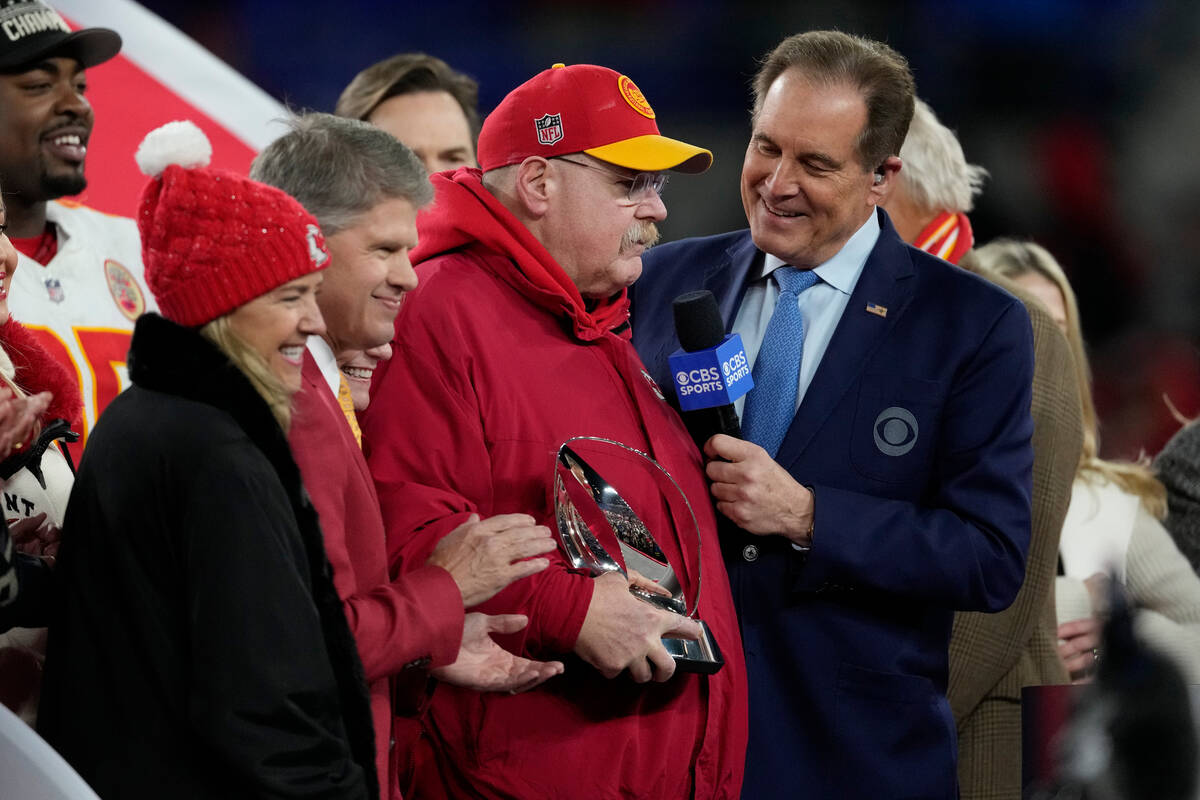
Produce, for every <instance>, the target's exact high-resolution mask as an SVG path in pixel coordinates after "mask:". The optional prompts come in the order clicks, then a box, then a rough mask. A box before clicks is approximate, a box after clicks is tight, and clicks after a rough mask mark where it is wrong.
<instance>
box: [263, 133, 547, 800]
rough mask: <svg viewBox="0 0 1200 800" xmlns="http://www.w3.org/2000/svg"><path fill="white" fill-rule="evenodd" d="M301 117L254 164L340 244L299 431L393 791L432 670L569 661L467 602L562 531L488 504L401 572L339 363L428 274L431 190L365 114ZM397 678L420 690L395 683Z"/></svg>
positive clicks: (521, 567) (500, 673)
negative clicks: (422, 249)
mask: <svg viewBox="0 0 1200 800" xmlns="http://www.w3.org/2000/svg"><path fill="white" fill-rule="evenodd" d="M290 126H291V130H289V131H288V132H287V133H285V134H284V135H283V136H281V137H279V138H278V139H276V140H275V141H274V142H272V143H271V144H270V145H269V146H268V147H267V148H266V149H264V150H263V151H262V152H261V153H259V155H258V157H257V158H255V160H254V164H253V166H252V167H251V169H250V176H251V178H253V179H255V180H258V181H261V182H263V183H265V184H267V185H270V186H274V187H276V188H278V189H281V190H283V191H285V192H287V193H288V194H289V195H291V196H292V197H294V198H296V199H297V200H298V201H300V203H301V204H302V205H303V206H304V207H305V208H306V209H308V210H309V211H310V212H311V213H312V214H313V215H314V216H315V217H316V218H317V222H318V224H319V225H320V226H321V230H322V232H323V233H324V234H325V241H326V244H327V246H328V248H329V256H330V258H329V266H328V268H327V269H326V270H325V272H324V280H323V282H322V284H321V291H320V293H319V294H318V295H317V305H318V307H319V308H320V310H321V316H322V317H323V318H324V319H325V330H324V332H322V333H321V334H319V335H316V336H312V337H310V338H309V340H308V348H307V352H306V353H305V354H304V364H303V369H302V378H303V381H302V386H301V390H300V391H299V392H298V393H297V394H296V396H295V400H294V407H295V414H294V415H293V419H292V426H291V428H290V430H289V431H288V439H289V441H290V442H291V445H292V452H293V454H294V455H295V458H296V463H297V464H298V465H299V467H300V473H301V475H302V477H303V478H304V485H305V488H306V489H307V490H308V492H309V495H310V496H311V497H312V502H313V505H314V506H315V507H316V510H317V514H318V515H319V516H320V518H321V530H322V531H323V533H324V535H325V550H326V552H327V553H328V555H329V560H330V563H331V564H332V565H333V580H334V584H335V585H336V586H337V590H338V595H339V596H340V597H341V598H342V602H343V603H344V604H345V607H346V618H347V619H348V620H349V622H350V629H351V631H352V632H353V633H354V638H355V641H356V642H357V643H358V652H359V655H360V657H361V658H362V662H363V668H364V671H365V675H366V679H367V682H368V684H369V687H370V692H371V705H372V713H373V715H374V723H375V744H376V768H377V769H378V771H379V776H380V781H381V782H382V783H383V796H384V797H385V798H390V797H399V794H400V790H401V785H402V784H401V780H402V776H401V773H405V774H406V773H407V764H408V762H409V758H408V751H409V748H410V747H411V745H412V743H413V737H412V736H411V735H410V736H407V737H402V736H400V735H399V734H398V732H396V731H395V730H394V728H393V720H392V717H393V713H394V710H395V708H396V705H397V701H398V700H402V703H403V707H405V708H413V707H415V706H416V705H417V704H418V702H419V699H423V697H424V695H425V690H426V683H427V681H428V675H429V672H428V671H429V669H431V668H433V669H434V670H435V671H434V674H435V675H437V676H438V677H442V678H444V679H449V680H452V681H454V682H455V683H457V684H458V685H461V686H465V687H467V688H471V689H477V690H493V691H516V690H520V689H528V688H531V687H532V686H534V685H536V684H537V683H539V682H541V681H542V680H545V679H546V678H549V677H552V676H554V675H556V674H558V672H559V671H561V664H553V665H543V664H539V663H534V662H531V661H528V660H526V659H522V658H519V657H517V656H514V655H513V654H512V653H509V652H508V651H507V650H504V649H502V648H501V647H499V646H498V645H497V644H496V643H495V642H494V641H492V639H491V638H490V636H489V634H490V633H492V632H499V633H514V632H516V631H517V630H520V628H521V627H523V625H524V622H525V620H524V618H523V617H516V616H498V617H486V616H484V615H482V614H477V613H476V614H468V615H466V617H465V618H464V615H463V609H464V608H466V607H471V606H475V605H478V604H479V603H481V602H483V601H484V600H487V599H488V598H490V597H491V596H493V595H494V594H496V593H497V592H498V591H500V590H501V589H503V588H504V587H505V586H507V585H508V584H509V583H512V582H513V581H514V580H518V579H520V578H523V577H525V576H526V575H530V574H532V573H534V572H539V571H541V570H542V569H545V567H546V566H547V565H548V564H549V561H547V560H546V559H544V558H534V556H538V555H541V554H544V553H546V552H547V551H550V550H553V549H554V548H555V541H554V539H552V538H551V536H550V531H549V530H548V529H546V528H545V527H541V526H536V525H534V522H533V518H532V517H528V516H525V515H520V514H510V515H500V516H496V517H492V518H490V519H488V520H485V521H480V520H479V519H478V517H475V518H472V519H470V520H468V521H467V522H466V523H464V524H463V525H461V526H459V527H458V529H456V530H455V531H453V532H451V533H450V534H449V535H448V536H446V537H445V538H444V539H442V541H441V542H440V543H439V544H438V547H437V548H436V549H435V550H434V552H433V554H432V555H431V556H430V557H429V559H428V561H427V562H426V563H425V564H423V565H402V564H401V563H399V561H398V560H397V561H396V562H395V563H394V564H393V565H392V569H391V575H393V576H395V577H394V578H392V577H390V576H389V563H388V547H387V539H386V534H385V530H384V520H383V517H382V516H381V514H380V508H379V498H378V496H377V495H376V493H375V486H374V483H373V482H372V480H371V474H370V472H369V471H368V469H367V463H366V461H365V460H364V458H363V455H362V450H361V447H360V444H359V439H360V438H361V435H360V432H359V430H358V423H357V419H356V417H355V413H354V406H355V405H356V404H355V403H354V400H353V394H352V390H351V385H350V381H349V380H348V379H347V378H345V377H342V373H341V371H339V368H338V364H339V363H341V362H348V361H350V360H351V359H353V358H354V357H355V356H356V354H360V353H361V354H363V355H365V351H368V350H370V349H372V348H377V347H387V346H388V341H389V340H390V339H391V338H392V335H393V331H394V328H393V323H394V322H395V319H396V314H397V313H398V312H399V311H400V307H401V303H402V302H403V300H404V297H405V295H406V294H407V293H408V292H409V291H411V290H412V289H414V288H415V287H416V285H417V276H416V273H414V272H413V268H412V264H411V263H410V262H409V252H410V251H411V250H412V248H413V247H415V246H416V244H417V223H416V218H417V211H418V209H420V208H422V207H424V206H425V205H427V204H428V203H429V201H430V200H432V199H433V188H432V187H431V186H430V185H429V179H428V178H427V177H426V175H425V170H424V168H423V167H422V166H421V163H420V162H419V161H418V160H417V157H416V156H415V155H414V154H413V153H412V151H411V150H409V149H408V148H407V147H405V146H404V145H403V144H401V143H400V142H399V141H397V140H396V139H395V138H394V137H392V136H391V135H389V134H388V133H386V132H384V131H381V130H379V129H378V128H375V127H373V126H371V125H368V124H367V123H365V122H360V121H358V120H350V119H344V118H342V117H335V116H333V115H331V114H306V115H304V116H301V117H299V118H297V119H295V120H293V121H292V122H291V123H290ZM400 335H401V336H403V335H404V333H403V331H401V332H400ZM365 399H366V398H364V400H365ZM364 407H365V403H364ZM392 410H393V411H394V412H398V411H399V410H400V408H399V407H397V408H394V409H392ZM405 566H407V569H403V567H405ZM402 569H403V574H401V571H402ZM406 672H411V673H414V674H412V675H402V673H406ZM397 678H403V681H404V683H405V685H406V686H412V687H414V689H415V691H410V692H409V693H408V694H409V696H406V697H403V698H397V697H395V696H393V695H394V692H393V682H394V681H396V679H397ZM412 694H416V695H418V696H419V697H418V698H416V699H414V698H413V697H412V696H411V695H412ZM409 727H413V730H412V731H411V733H412V734H415V733H416V730H415V726H409ZM397 762H400V763H397ZM404 782H405V783H407V781H406V780H405V781H404Z"/></svg>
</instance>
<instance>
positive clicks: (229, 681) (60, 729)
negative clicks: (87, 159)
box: [38, 122, 378, 798]
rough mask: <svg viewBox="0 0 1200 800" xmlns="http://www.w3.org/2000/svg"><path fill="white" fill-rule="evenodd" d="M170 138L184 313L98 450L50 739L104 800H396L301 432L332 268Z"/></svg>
mask: <svg viewBox="0 0 1200 800" xmlns="http://www.w3.org/2000/svg"><path fill="white" fill-rule="evenodd" d="M210 154H211V148H210V146H209V144H208V141H207V140H206V139H205V138H204V135H203V134H202V133H201V132H200V130H199V129H198V128H196V127H195V126H194V125H192V124H191V123H178V122H176V123H170V124H169V125H167V126H165V127H164V128H160V129H159V130H157V131H154V132H152V133H151V134H150V135H149V136H147V137H146V140H145V141H144V142H143V143H142V146H141V148H139V151H138V163H139V165H140V166H141V167H142V170H143V172H146V173H147V174H148V175H150V176H151V179H150V181H149V183H148V184H147V186H146V189H145V191H144V193H143V195H142V201H141V206H140V209H139V212H138V227H139V229H140V231H141V235H142V253H143V262H144V264H145V267H146V281H147V283H148V285H149V286H150V289H151V291H153V292H154V295H155V298H156V299H157V301H158V307H159V309H160V310H161V314H162V315H161V316H159V315H157V314H145V315H143V316H142V317H141V318H140V319H139V320H138V322H137V326H136V328H135V329H134V334H133V340H132V343H131V346H130V355H129V377H130V380H131V382H132V384H133V385H132V387H131V388H129V389H128V390H127V391H125V392H124V393H122V394H121V395H120V396H118V397H117V399H116V400H114V401H113V403H112V404H111V405H109V407H108V409H107V410H106V411H105V413H104V415H103V416H102V418H101V419H100V421H99V423H98V424H97V426H96V428H95V429H94V431H93V432H92V434H91V437H90V439H89V441H88V447H87V450H86V451H85V453H84V456H83V458H82V460H81V462H80V465H79V473H78V476H77V479H76V483H75V489H74V491H73V492H72V494H71V500H70V504H69V506H68V509H67V520H66V524H65V526H64V529H63V541H62V547H61V549H60V552H59V558H58V578H59V582H60V587H61V591H60V600H59V602H58V604H57V607H56V610H55V615H54V616H53V618H52V620H51V628H50V645H49V654H48V656H47V664H46V681H45V688H44V691H43V695H42V706H41V711H40V716H39V719H38V728H39V731H40V732H41V733H42V735H43V736H45V738H46V739H47V740H48V741H49V742H50V743H51V744H52V745H54V746H55V747H56V748H57V749H58V750H59V752H60V753H61V754H62V755H63V756H64V757H65V758H66V759H67V761H69V762H70V763H71V764H72V765H73V766H74V767H75V768H76V769H77V770H78V771H79V773H80V774H81V775H82V776H83V777H84V779H85V780H87V781H88V782H89V783H90V784H91V785H92V787H93V788H94V789H95V790H96V792H97V793H98V794H100V795H101V796H103V797H150V796H159V795H171V796H176V795H178V796H187V797H213V798H217V797H250V796H255V797H257V796H270V797H314V798H315V797H331V798H332V797H338V798H341V797H346V798H367V797H371V798H374V797H378V786H377V781H376V777H375V772H374V743H373V741H372V737H373V733H372V725H371V717H370V711H369V707H368V705H367V697H366V690H365V687H364V685H363V681H362V667H361V665H360V663H359V661H358V655H357V651H356V649H355V646H354V641H353V639H352V638H351V635H350V631H349V628H348V627H347V625H346V619H345V616H344V614H343V612H342V606H341V602H340V601H339V599H338V596H337V593H336V592H335V590H334V587H333V583H332V578H331V570H330V567H329V563H328V561H327V560H326V558H325V552H324V548H323V544H322V537H321V531H320V528H319V527H318V524H317V518H316V514H315V512H314V511H313V508H312V505H311V504H310V503H309V501H308V497H307V495H306V494H305V492H304V489H303V486H302V485H301V482H300V474H299V471H298V469H297V467H296V465H295V463H294V462H293V461H292V457H291V453H290V451H289V449H288V445H287V440H286V438H285V436H284V430H285V429H286V427H287V425H288V422H289V414H290V411H289V400H290V397H291V395H292V393H294V392H295V391H297V390H298V389H299V386H300V364H301V359H302V356H303V352H304V345H305V340H306V339H307V337H308V335H310V334H315V333H320V332H322V331H323V330H324V323H323V322H322V320H321V316H320V312H319V311H318V309H317V306H316V302H315V299H314V295H315V293H316V290H317V287H318V285H319V284H320V281H321V275H320V272H319V270H321V269H322V268H323V267H324V266H325V265H326V264H327V263H328V261H329V255H328V253H327V251H326V249H325V244H324V240H323V238H322V236H321V232H320V230H319V228H318V227H317V224H316V222H315V220H314V219H313V218H312V217H311V216H310V215H309V214H308V213H307V212H306V211H305V210H304V209H303V208H302V207H301V206H300V204H299V203H297V202H296V201H295V200H293V199H292V198H291V197H289V196H288V195H286V194H284V193H283V192H281V191H279V190H277V189H274V188H271V187H268V186H264V185H263V184H259V183H256V182H254V181H251V180H249V179H248V178H245V177H243V176H240V175H237V174H235V173H232V172H228V171H224V170H218V169H212V168H208V167H207V164H208V160H209V156H210Z"/></svg>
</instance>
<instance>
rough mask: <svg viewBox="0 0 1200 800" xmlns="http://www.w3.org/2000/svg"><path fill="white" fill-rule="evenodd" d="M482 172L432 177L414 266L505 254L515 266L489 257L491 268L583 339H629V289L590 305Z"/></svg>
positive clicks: (420, 220) (464, 170)
mask: <svg viewBox="0 0 1200 800" xmlns="http://www.w3.org/2000/svg"><path fill="white" fill-rule="evenodd" d="M482 176H483V173H482V172H480V171H479V170H478V169H475V168H472V167H462V168H460V169H458V170H456V171H454V172H452V173H438V174H435V175H434V176H433V177H432V178H431V179H430V180H431V181H432V183H433V186H434V190H435V192H436V199H435V200H434V203H433V205H432V206H430V207H429V208H428V209H426V210H425V211H423V212H422V213H421V215H420V217H419V218H418V230H419V232H420V244H419V245H418V246H417V248H416V249H415V250H414V251H413V253H412V262H413V264H414V265H416V264H420V263H421V262H423V261H429V260H431V259H433V258H436V257H437V256H439V255H443V254H445V253H449V252H451V251H453V250H458V249H460V248H463V247H478V248H482V249H484V250H488V251H490V252H494V253H499V254H501V255H503V256H504V257H505V258H506V259H507V261H505V262H503V263H504V264H505V265H507V266H511V267H512V269H504V268H502V267H501V266H500V262H498V261H497V260H494V259H488V260H487V267H486V268H488V269H491V270H492V271H493V272H495V274H496V275H497V276H498V277H500V278H501V279H503V280H504V281H506V282H507V283H509V284H510V285H512V286H513V287H514V288H515V289H517V290H518V291H519V292H521V294H522V295H524V296H525V297H527V298H529V299H530V300H531V301H532V302H534V303H536V304H537V305H538V306H540V307H542V308H545V309H547V310H548V311H551V312H552V313H555V314H558V315H562V316H564V317H566V318H567V319H568V320H570V322H571V324H572V326H573V328H574V333H575V335H576V336H577V337H578V338H580V339H582V340H584V341H592V340H594V339H597V338H599V337H600V336H603V335H604V334H605V333H607V332H611V333H614V334H616V335H618V336H622V337H623V338H628V337H629V295H628V290H626V289H622V290H621V291H620V293H619V294H616V295H613V296H612V297H610V298H607V299H605V300H601V301H599V302H597V303H596V304H595V305H594V307H592V308H589V307H588V303H587V302H586V301H584V299H583V296H582V295H581V294H580V293H579V289H578V288H576V286H575V283H574V282H573V281H572V280H571V279H570V277H568V276H567V273H566V272H564V271H563V268H562V267H560V266H559V265H558V262H556V261H555V260H554V257H553V256H551V255H550V253H549V252H548V251H547V250H546V248H545V247H543V246H542V243H541V242H539V241H538V240H537V239H536V238H535V237H534V235H533V234H532V233H530V232H529V229H528V228H526V227H525V226H524V225H522V224H521V222H520V221H519V220H518V219H517V218H516V217H514V216H513V214H512V212H510V211H509V210H508V209H507V208H505V207H504V205H503V204H502V203H501V202H500V201H499V200H497V199H496V197H495V196H494V195H493V194H492V193H491V192H489V191H488V190H487V189H486V188H485V187H484V185H483V180H482Z"/></svg>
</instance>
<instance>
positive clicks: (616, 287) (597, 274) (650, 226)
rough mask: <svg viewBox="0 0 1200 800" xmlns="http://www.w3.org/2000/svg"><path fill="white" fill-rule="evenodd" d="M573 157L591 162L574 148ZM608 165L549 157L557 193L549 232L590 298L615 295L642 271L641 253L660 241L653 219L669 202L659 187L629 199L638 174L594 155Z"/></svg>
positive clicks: (549, 241)
mask: <svg viewBox="0 0 1200 800" xmlns="http://www.w3.org/2000/svg"><path fill="white" fill-rule="evenodd" d="M570 158H571V159H572V160H579V161H588V160H589V159H591V157H590V156H585V155H584V154H582V153H575V154H573V155H571V156H570ZM589 163H593V164H595V165H599V166H603V167H604V170H596V169H586V168H583V167H580V166H579V165H577V164H571V163H568V162H567V161H565V160H563V159H550V161H549V164H550V165H552V166H551V169H552V170H553V173H552V174H553V176H554V184H555V186H556V193H555V197H554V200H553V208H552V211H551V214H552V217H550V218H549V219H548V222H549V225H548V226H547V229H546V231H545V235H546V237H547V238H546V241H544V242H543V244H545V245H546V247H547V249H548V250H549V251H550V253H551V255H553V256H554V258H555V260H556V261H557V262H558V263H559V265H560V266H561V267H562V268H563V271H564V272H566V273H567V276H568V277H570V278H571V280H572V281H573V282H574V283H575V286H576V287H578V289H579V293H580V294H581V295H583V296H584V297H587V298H592V299H602V298H605V297H611V296H612V295H614V294H616V293H617V292H619V291H621V290H622V289H624V288H626V287H627V286H630V285H632V284H633V282H634V281H635V280H637V279H638V277H639V276H640V275H641V274H642V253H643V252H645V250H646V248H648V247H650V246H652V245H653V244H654V243H655V242H657V241H658V228H657V226H656V225H655V224H654V223H656V222H661V221H662V220H664V219H666V216H667V207H666V206H665V205H663V201H662V198H661V197H659V196H658V194H657V193H655V192H649V193H648V194H646V195H645V196H644V197H641V198H640V199H639V201H638V202H636V203H631V202H630V201H629V200H628V199H627V194H628V192H629V187H630V184H631V183H632V180H633V177H634V176H635V175H636V174H637V173H635V172H634V171H633V170H629V169H624V168H623V167H618V166H616V165H614V164H607V163H604V162H601V161H598V160H594V159H591V161H590V162H589Z"/></svg>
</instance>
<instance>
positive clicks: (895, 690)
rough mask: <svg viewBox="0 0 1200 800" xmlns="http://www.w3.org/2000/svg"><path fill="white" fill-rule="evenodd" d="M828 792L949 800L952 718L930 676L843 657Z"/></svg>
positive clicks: (953, 786) (953, 780) (952, 793)
mask: <svg viewBox="0 0 1200 800" xmlns="http://www.w3.org/2000/svg"><path fill="white" fill-rule="evenodd" d="M835 719H836V725H837V737H836V745H835V746H836V748H837V750H836V752H835V756H834V759H833V768H832V772H831V774H830V775H829V789H830V792H831V793H830V794H828V796H829V797H846V798H860V797H861V798H868V797H869V798H880V797H888V798H892V799H893V800H902V799H904V798H922V800H933V799H935V798H947V800H952V798H955V797H956V795H957V791H958V788H957V787H958V783H957V775H956V772H955V752H956V746H955V742H954V735H955V734H954V725H953V720H952V719H951V718H950V711H949V706H948V704H946V702H945V700H944V698H942V697H941V696H940V695H939V694H938V692H937V691H936V690H935V689H934V686H933V682H932V681H930V680H929V679H928V678H925V677H922V676H919V675H904V674H901V673H894V672H882V671H879V670H873V669H867V668H865V667H859V666H855V665H853V664H846V663H843V664H842V665H841V666H840V668H839V669H838V683H837V711H836V717H835Z"/></svg>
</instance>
